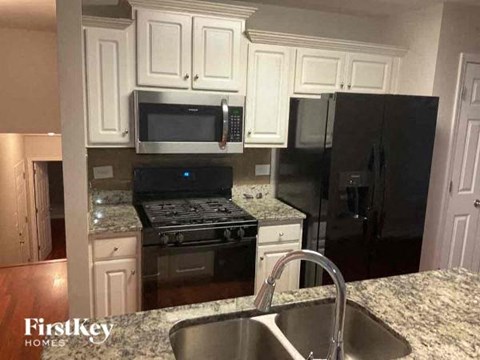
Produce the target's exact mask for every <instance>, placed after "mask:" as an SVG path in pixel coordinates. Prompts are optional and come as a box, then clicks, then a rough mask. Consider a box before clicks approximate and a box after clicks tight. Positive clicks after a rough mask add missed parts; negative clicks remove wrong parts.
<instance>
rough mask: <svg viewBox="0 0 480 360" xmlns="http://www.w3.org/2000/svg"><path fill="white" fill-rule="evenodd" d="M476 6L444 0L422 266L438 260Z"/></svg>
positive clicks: (474, 46) (477, 45) (478, 32)
mask: <svg viewBox="0 0 480 360" xmlns="http://www.w3.org/2000/svg"><path fill="white" fill-rule="evenodd" d="M479 19H480V7H478V6H466V5H460V4H452V3H446V4H445V7H444V11H443V18H442V28H441V32H440V43H439V49H438V58H437V66H436V71H435V81H434V88H433V93H434V95H436V96H439V97H440V107H439V114H438V121H437V132H436V138H435V151H434V157H433V164H432V176H431V181H430V192H429V203H428V207H427V219H426V228H425V241H424V248H423V251H422V264H421V267H422V268H423V269H430V268H434V267H437V266H441V264H440V261H439V260H440V253H441V250H442V246H441V245H442V243H441V241H442V240H443V226H442V223H443V221H442V219H441V215H442V210H443V209H444V206H445V200H446V195H447V187H448V180H449V179H448V167H449V153H450V146H451V143H452V137H453V130H454V129H453V106H454V102H455V91H456V83H457V74H458V64H459V58H460V53H461V52H467V53H477V54H480V22H479Z"/></svg>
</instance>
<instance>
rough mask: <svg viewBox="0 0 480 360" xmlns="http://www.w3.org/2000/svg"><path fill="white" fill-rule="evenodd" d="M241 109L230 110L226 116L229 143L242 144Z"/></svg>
mask: <svg viewBox="0 0 480 360" xmlns="http://www.w3.org/2000/svg"><path fill="white" fill-rule="evenodd" d="M242 110H243V109H242V108H230V112H229V114H228V132H229V138H228V141H229V142H242V140H243V139H242V134H243V111H242Z"/></svg>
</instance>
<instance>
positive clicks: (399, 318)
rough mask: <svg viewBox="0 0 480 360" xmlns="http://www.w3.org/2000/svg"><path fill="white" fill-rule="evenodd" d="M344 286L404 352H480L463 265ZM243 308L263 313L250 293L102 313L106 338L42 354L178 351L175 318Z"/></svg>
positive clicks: (473, 283)
mask: <svg viewBox="0 0 480 360" xmlns="http://www.w3.org/2000/svg"><path fill="white" fill-rule="evenodd" d="M347 291H348V299H349V300H351V301H354V302H356V303H357V304H359V305H362V306H364V307H365V308H367V309H368V310H369V311H370V312H371V313H372V314H373V315H374V316H376V317H377V318H378V319H380V320H382V321H384V322H385V323H386V324H387V325H388V326H390V327H391V328H392V329H393V330H394V331H395V332H397V333H398V334H399V335H401V336H403V337H404V338H405V339H406V340H407V341H408V342H409V343H410V345H411V347H412V353H411V354H410V355H408V356H406V357H404V359H415V360H424V359H425V360H426V359H432V360H433V359H435V360H455V359H462V360H464V359H479V358H480V274H473V273H470V272H468V271H466V270H462V269H455V270H442V271H440V270H439V271H431V272H424V273H418V274H411V275H404V276H396V277H390V278H384V279H376V280H367V281H362V282H355V283H349V284H348V285H347ZM333 294H334V288H333V287H332V286H327V287H316V288H310V289H302V290H297V291H289V292H284V293H280V294H276V295H275V298H274V302H273V303H274V305H275V306H274V308H273V309H272V311H279V310H281V308H282V306H284V305H287V304H290V306H297V305H299V306H305V304H306V303H308V302H312V301H315V302H319V301H321V299H326V298H331V297H332V296H333ZM292 304H293V305H292ZM232 313H233V314H232ZM235 313H241V314H235ZM240 315H242V316H251V315H258V312H256V310H255V309H254V307H253V297H244V298H236V299H230V300H223V301H215V302H210V303H203V304H195V305H189V306H181V307H176V308H168V309H163V310H153V311H146V312H139V313H135V314H130V315H123V316H117V317H112V318H107V319H104V320H102V321H106V322H108V323H111V324H113V325H114V326H113V329H112V333H111V335H110V337H109V338H108V340H106V342H105V343H104V344H103V345H93V344H90V343H88V342H87V340H86V339H85V337H81V336H79V337H69V338H68V339H67V340H66V341H67V344H66V346H64V347H47V348H45V349H44V352H43V354H42V358H43V359H44V360H49V359H67V358H70V359H72V358H76V359H79V358H81V359H114V358H123V359H160V360H161V359H174V358H175V357H174V355H173V352H172V349H171V346H170V341H169V332H170V329H171V328H172V327H173V326H174V325H175V324H177V325H176V326H181V325H182V324H178V322H179V321H182V320H186V322H185V324H194V323H199V322H205V321H208V320H218V319H220V318H231V317H232V316H240ZM199 360H204V359H199Z"/></svg>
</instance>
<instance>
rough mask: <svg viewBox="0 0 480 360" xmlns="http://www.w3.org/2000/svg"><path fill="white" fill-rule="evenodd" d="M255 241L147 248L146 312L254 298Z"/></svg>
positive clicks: (144, 273) (144, 277) (144, 258)
mask: <svg viewBox="0 0 480 360" xmlns="http://www.w3.org/2000/svg"><path fill="white" fill-rule="evenodd" d="M255 251H256V241H255V239H248V240H242V241H239V242H228V243H220V244H212V245H203V246H178V247H161V246H144V247H143V256H142V310H151V309H158V308H165V307H171V306H179V305H186V304H194V303H200V302H206V301H214V300H222V299H228V298H235V297H240V296H247V295H253V293H254V279H255Z"/></svg>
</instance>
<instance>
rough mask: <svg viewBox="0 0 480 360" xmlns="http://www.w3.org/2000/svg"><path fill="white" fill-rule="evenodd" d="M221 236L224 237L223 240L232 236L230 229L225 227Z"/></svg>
mask: <svg viewBox="0 0 480 360" xmlns="http://www.w3.org/2000/svg"><path fill="white" fill-rule="evenodd" d="M223 236H224V237H225V240H230V238H231V237H232V231H231V230H230V229H225V231H224V232H223Z"/></svg>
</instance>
